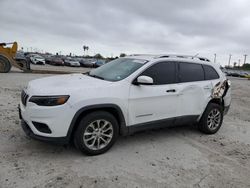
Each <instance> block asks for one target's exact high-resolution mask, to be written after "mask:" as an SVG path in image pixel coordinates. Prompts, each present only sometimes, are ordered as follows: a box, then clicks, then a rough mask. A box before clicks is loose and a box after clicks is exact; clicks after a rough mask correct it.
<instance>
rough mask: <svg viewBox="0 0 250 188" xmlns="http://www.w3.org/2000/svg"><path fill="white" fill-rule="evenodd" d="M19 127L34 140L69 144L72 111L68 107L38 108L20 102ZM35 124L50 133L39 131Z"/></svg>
mask: <svg viewBox="0 0 250 188" xmlns="http://www.w3.org/2000/svg"><path fill="white" fill-rule="evenodd" d="M18 110H19V118H20V119H21V121H22V122H21V126H22V128H23V130H24V132H25V133H26V135H27V136H29V137H31V138H34V139H36V140H41V141H47V142H53V143H57V144H67V143H69V140H70V139H69V134H68V130H69V126H70V123H71V120H72V118H71V117H73V115H72V114H73V111H72V109H71V108H70V107H69V106H68V105H64V106H63V105H62V106H60V107H40V106H37V105H35V104H31V103H29V104H28V103H27V105H26V106H24V105H23V103H22V102H20V104H19V106H18ZM37 123H38V124H39V123H40V124H43V125H47V127H48V129H49V130H50V132H46V131H44V129H41V128H40V129H39V127H38V126H37Z"/></svg>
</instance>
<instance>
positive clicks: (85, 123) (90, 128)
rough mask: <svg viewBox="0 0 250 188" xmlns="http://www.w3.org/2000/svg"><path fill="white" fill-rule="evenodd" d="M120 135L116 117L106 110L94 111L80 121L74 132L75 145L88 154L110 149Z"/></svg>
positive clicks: (96, 153)
mask: <svg viewBox="0 0 250 188" xmlns="http://www.w3.org/2000/svg"><path fill="white" fill-rule="evenodd" d="M117 137H118V123H117V120H116V118H115V117H114V116H113V115H112V114H110V113H108V112H105V111H96V112H92V113H90V114H88V115H86V116H85V117H83V118H82V120H81V121H80V123H79V125H78V128H77V130H76V132H75V134H74V143H75V146H76V147H77V148H78V149H79V150H81V151H82V152H83V153H85V154H87V155H98V154H102V153H105V152H106V151H108V150H109V149H110V148H111V147H112V145H113V144H114V143H115V141H116V139H117Z"/></svg>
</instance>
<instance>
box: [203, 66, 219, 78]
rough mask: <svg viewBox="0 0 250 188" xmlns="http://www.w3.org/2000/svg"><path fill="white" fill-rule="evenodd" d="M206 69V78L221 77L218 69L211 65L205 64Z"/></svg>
mask: <svg viewBox="0 0 250 188" xmlns="http://www.w3.org/2000/svg"><path fill="white" fill-rule="evenodd" d="M203 68H204V71H205V79H206V80H214V79H218V78H219V74H218V73H217V71H216V70H215V69H214V68H213V67H212V66H209V65H203Z"/></svg>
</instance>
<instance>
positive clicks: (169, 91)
mask: <svg viewBox="0 0 250 188" xmlns="http://www.w3.org/2000/svg"><path fill="white" fill-rule="evenodd" d="M166 92H167V93H174V92H176V90H175V89H169V90H167V91H166Z"/></svg>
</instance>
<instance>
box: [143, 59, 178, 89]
mask: <svg viewBox="0 0 250 188" xmlns="http://www.w3.org/2000/svg"><path fill="white" fill-rule="evenodd" d="M141 76H149V77H151V78H153V80H154V84H153V85H163V84H173V83H176V66H175V63H174V62H159V63H156V64H154V65H152V66H151V67H149V68H148V69H147V70H145V71H144V72H143V73H142V74H141Z"/></svg>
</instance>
